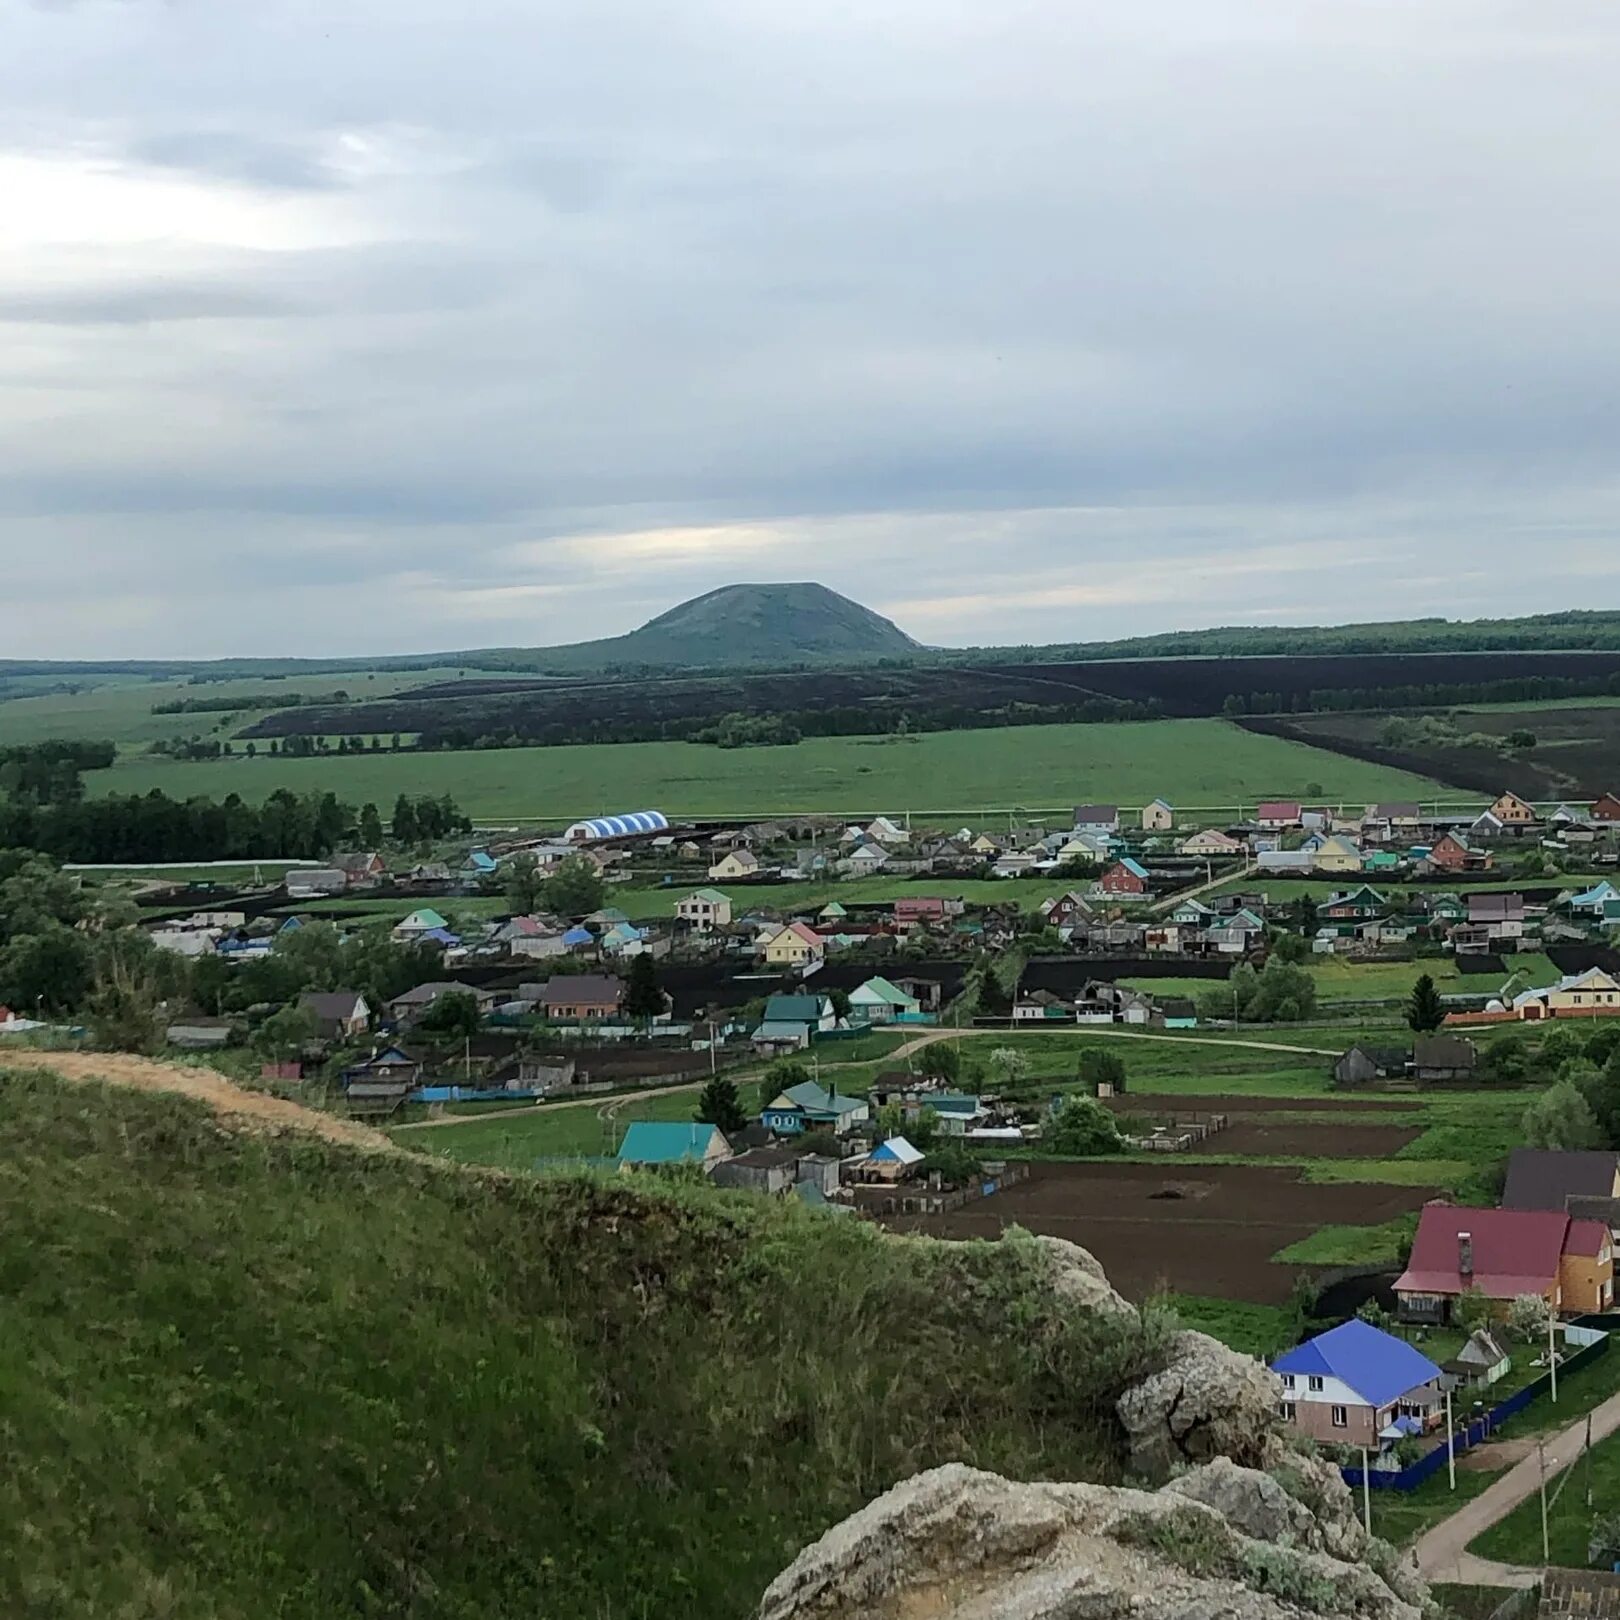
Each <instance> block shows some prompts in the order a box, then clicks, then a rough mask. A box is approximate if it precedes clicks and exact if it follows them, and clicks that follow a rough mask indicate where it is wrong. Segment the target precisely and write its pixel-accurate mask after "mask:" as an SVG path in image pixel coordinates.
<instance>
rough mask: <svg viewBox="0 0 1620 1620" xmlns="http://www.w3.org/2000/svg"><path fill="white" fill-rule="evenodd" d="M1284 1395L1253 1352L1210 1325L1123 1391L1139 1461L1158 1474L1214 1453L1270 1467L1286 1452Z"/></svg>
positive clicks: (1125, 1419) (1138, 1467) (1177, 1341)
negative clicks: (1281, 1423)
mask: <svg viewBox="0 0 1620 1620" xmlns="http://www.w3.org/2000/svg"><path fill="white" fill-rule="evenodd" d="M1281 1398H1282V1386H1281V1384H1279V1383H1278V1381H1277V1379H1276V1377H1275V1376H1274V1375H1273V1374H1272V1373H1271V1372H1270V1371H1269V1370H1268V1369H1267V1368H1265V1367H1263V1366H1261V1364H1260V1363H1259V1362H1258V1361H1255V1360H1254V1359H1253V1358H1252V1357H1250V1356H1240V1355H1239V1354H1238V1353H1237V1352H1236V1351H1235V1350H1229V1349H1228V1348H1227V1347H1226V1346H1225V1345H1224V1344H1222V1343H1221V1342H1220V1340H1218V1339H1212V1338H1210V1337H1209V1336H1208V1334H1205V1333H1178V1334H1177V1335H1176V1336H1175V1338H1174V1339H1173V1340H1172V1341H1171V1345H1170V1359H1169V1362H1168V1364H1167V1365H1166V1366H1165V1368H1164V1370H1163V1371H1162V1372H1157V1373H1154V1374H1153V1375H1152V1377H1150V1378H1147V1379H1144V1380H1143V1381H1142V1382H1141V1383H1140V1384H1138V1385H1137V1386H1136V1387H1135V1388H1134V1389H1129V1390H1127V1391H1126V1392H1125V1394H1124V1395H1123V1396H1122V1397H1121V1398H1120V1401H1119V1406H1118V1411H1119V1420H1120V1422H1121V1423H1122V1424H1123V1425H1124V1426H1125V1433H1126V1436H1127V1438H1128V1439H1129V1442H1130V1460H1131V1468H1132V1470H1133V1471H1134V1472H1136V1473H1138V1474H1145V1475H1147V1476H1148V1477H1149V1478H1152V1479H1162V1478H1164V1477H1165V1475H1167V1474H1168V1473H1169V1471H1170V1470H1171V1469H1172V1468H1173V1467H1175V1466H1176V1465H1177V1464H1179V1463H1186V1462H1194V1463H1198V1462H1208V1461H1210V1459H1211V1458H1214V1457H1231V1458H1232V1459H1234V1460H1235V1461H1237V1462H1240V1463H1245V1464H1248V1465H1250V1466H1254V1467H1262V1468H1263V1467H1265V1466H1267V1465H1268V1464H1269V1463H1271V1462H1272V1461H1274V1460H1275V1459H1276V1457H1277V1455H1278V1417H1277V1405H1278V1402H1279V1400H1280V1399H1281Z"/></svg>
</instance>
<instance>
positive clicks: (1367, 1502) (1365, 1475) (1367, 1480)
mask: <svg viewBox="0 0 1620 1620" xmlns="http://www.w3.org/2000/svg"><path fill="white" fill-rule="evenodd" d="M1361 1522H1362V1524H1363V1525H1365V1526H1366V1530H1367V1534H1368V1535H1369V1536H1370V1535H1371V1534H1372V1464H1371V1463H1370V1462H1369V1461H1368V1460H1367V1448H1366V1447H1365V1446H1363V1447H1362V1448H1361Z"/></svg>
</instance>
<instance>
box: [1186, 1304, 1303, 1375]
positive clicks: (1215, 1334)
mask: <svg viewBox="0 0 1620 1620" xmlns="http://www.w3.org/2000/svg"><path fill="white" fill-rule="evenodd" d="M1165 1304H1167V1305H1168V1306H1169V1307H1170V1309H1171V1310H1173V1311H1174V1312H1175V1313H1176V1315H1177V1316H1178V1317H1180V1318H1181V1320H1182V1322H1183V1323H1184V1324H1185V1325H1186V1326H1187V1327H1189V1328H1193V1329H1194V1330H1196V1331H1197V1332H1199V1333H1207V1334H1208V1335H1209V1336H1210V1337H1211V1338H1212V1339H1219V1340H1220V1341H1221V1343H1222V1344H1224V1345H1228V1346H1230V1348H1232V1349H1233V1350H1237V1351H1241V1352H1242V1354H1244V1355H1246V1356H1254V1357H1256V1358H1257V1359H1258V1360H1261V1361H1269V1360H1270V1359H1271V1357H1273V1356H1275V1355H1278V1354H1279V1353H1280V1352H1282V1351H1283V1350H1286V1349H1288V1348H1289V1346H1290V1345H1291V1344H1292V1343H1293V1342H1294V1337H1295V1333H1294V1318H1293V1317H1292V1315H1291V1314H1290V1313H1289V1312H1288V1311H1286V1310H1284V1309H1283V1307H1282V1306H1280V1305H1250V1304H1246V1303H1245V1302H1243V1301H1242V1300H1235V1299H1211V1298H1208V1297H1207V1296H1204V1295H1199V1294H1167V1295H1166V1296H1165Z"/></svg>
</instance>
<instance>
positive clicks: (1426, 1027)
mask: <svg viewBox="0 0 1620 1620" xmlns="http://www.w3.org/2000/svg"><path fill="white" fill-rule="evenodd" d="M1445 1016H1446V1009H1445V1006H1444V1005H1443V1003H1442V1002H1441V1000H1440V992H1439V991H1438V990H1436V989H1435V987H1434V980H1433V979H1432V978H1430V977H1429V975H1428V974H1427V973H1425V974H1423V975H1422V977H1420V978H1419V979H1418V982H1417V983H1416V984H1414V985H1413V986H1412V994H1411V996H1410V997H1409V998H1408V1000H1407V1003H1406V1022H1407V1024H1408V1025H1409V1026H1410V1027H1411V1028H1412V1029H1414V1030H1415V1031H1416V1032H1417V1033H1418V1034H1419V1035H1429V1034H1432V1033H1433V1032H1434V1031H1435V1030H1437V1029H1439V1027H1440V1025H1441V1024H1442V1023H1443V1022H1444V1021H1445Z"/></svg>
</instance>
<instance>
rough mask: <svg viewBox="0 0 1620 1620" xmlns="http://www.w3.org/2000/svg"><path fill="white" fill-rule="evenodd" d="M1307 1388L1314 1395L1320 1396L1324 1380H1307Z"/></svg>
mask: <svg viewBox="0 0 1620 1620" xmlns="http://www.w3.org/2000/svg"><path fill="white" fill-rule="evenodd" d="M1306 1387H1307V1388H1308V1389H1309V1390H1310V1392H1311V1393H1312V1394H1313V1395H1319V1394H1320V1393H1321V1391H1322V1380H1321V1379H1320V1378H1311V1379H1309V1380H1307V1383H1306Z"/></svg>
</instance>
